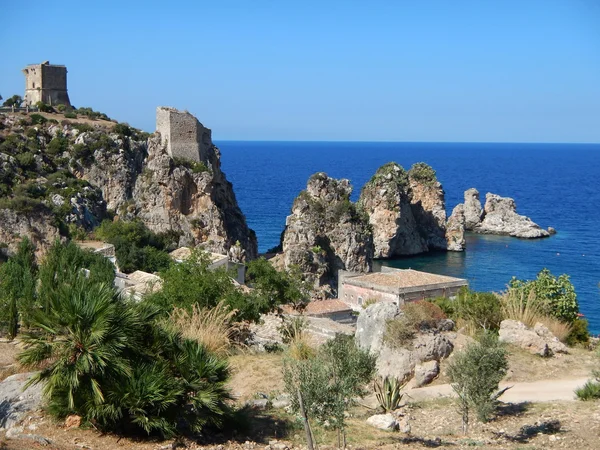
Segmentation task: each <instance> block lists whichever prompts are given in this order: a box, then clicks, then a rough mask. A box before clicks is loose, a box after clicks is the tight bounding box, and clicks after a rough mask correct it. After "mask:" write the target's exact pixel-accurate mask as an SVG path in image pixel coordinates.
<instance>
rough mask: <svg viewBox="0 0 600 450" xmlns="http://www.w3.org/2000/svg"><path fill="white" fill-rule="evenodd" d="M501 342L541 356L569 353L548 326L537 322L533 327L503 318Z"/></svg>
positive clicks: (500, 333)
mask: <svg viewBox="0 0 600 450" xmlns="http://www.w3.org/2000/svg"><path fill="white" fill-rule="evenodd" d="M498 334H499V338H500V341H501V342H506V343H508V344H512V345H516V346H518V347H521V348H522V349H525V350H528V351H529V352H530V353H532V354H534V355H539V356H544V357H548V356H552V355H554V354H555V353H568V350H567V347H566V346H565V345H564V344H563V343H562V342H560V341H559V340H558V338H556V336H554V335H553V334H552V333H551V332H550V330H548V328H546V327H545V326H544V325H542V324H541V323H537V324H536V325H535V326H534V328H533V329H530V328H528V327H527V326H526V325H525V324H524V323H522V322H519V321H516V320H510V319H507V320H503V321H502V322H501V323H500V330H499V332H498Z"/></svg>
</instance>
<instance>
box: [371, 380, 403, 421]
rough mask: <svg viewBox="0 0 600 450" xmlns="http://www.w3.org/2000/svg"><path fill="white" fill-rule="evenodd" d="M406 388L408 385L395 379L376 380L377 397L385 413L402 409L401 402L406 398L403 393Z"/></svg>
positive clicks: (374, 385) (374, 386)
mask: <svg viewBox="0 0 600 450" xmlns="http://www.w3.org/2000/svg"><path fill="white" fill-rule="evenodd" d="M404 386H406V383H403V382H402V380H400V379H398V378H395V377H388V376H386V377H385V378H384V379H381V378H377V379H375V382H374V384H373V389H374V390H375V397H376V398H377V402H378V403H379V406H380V407H381V408H382V409H383V410H384V412H386V413H389V412H392V411H395V410H397V409H398V408H399V407H400V402H401V401H402V397H404V394H403V393H402V389H403V388H404Z"/></svg>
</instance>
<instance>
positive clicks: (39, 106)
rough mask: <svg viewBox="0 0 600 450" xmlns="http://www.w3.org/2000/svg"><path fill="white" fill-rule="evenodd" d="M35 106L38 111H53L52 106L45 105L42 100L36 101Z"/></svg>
mask: <svg viewBox="0 0 600 450" xmlns="http://www.w3.org/2000/svg"><path fill="white" fill-rule="evenodd" d="M35 106H36V108H37V109H38V111H41V112H45V113H52V112H54V108H53V107H52V106H50V105H47V104H46V103H44V102H37V103H36V104H35Z"/></svg>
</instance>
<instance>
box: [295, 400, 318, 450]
mask: <svg viewBox="0 0 600 450" xmlns="http://www.w3.org/2000/svg"><path fill="white" fill-rule="evenodd" d="M297 394H298V404H299V406H300V414H302V422H303V424H304V432H305V433H306V445H307V446H308V450H315V447H314V444H313V438H312V430H311V429H310V423H308V414H306V409H305V408H304V401H303V400H302V392H300V388H297Z"/></svg>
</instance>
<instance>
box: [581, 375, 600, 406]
mask: <svg viewBox="0 0 600 450" xmlns="http://www.w3.org/2000/svg"><path fill="white" fill-rule="evenodd" d="M575 395H576V396H577V398H578V399H579V400H583V401H589V400H598V399H600V381H599V380H590V381H587V382H586V383H585V384H584V385H583V387H580V388H578V389H576V390H575Z"/></svg>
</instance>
